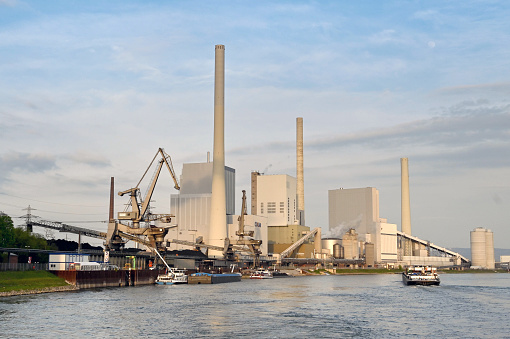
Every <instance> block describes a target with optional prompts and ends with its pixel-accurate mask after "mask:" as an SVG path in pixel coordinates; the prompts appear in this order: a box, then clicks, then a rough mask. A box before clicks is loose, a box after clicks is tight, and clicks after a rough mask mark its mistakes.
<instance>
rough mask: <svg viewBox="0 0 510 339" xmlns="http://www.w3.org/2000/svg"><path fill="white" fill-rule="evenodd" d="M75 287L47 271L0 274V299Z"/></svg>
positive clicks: (67, 289) (5, 272) (4, 272)
mask: <svg viewBox="0 0 510 339" xmlns="http://www.w3.org/2000/svg"><path fill="white" fill-rule="evenodd" d="M75 289H76V286H73V285H70V284H68V283H66V281H65V280H64V279H62V278H59V277H57V276H55V275H54V274H52V273H50V272H47V271H3V272H0V297H5V296H12V295H22V294H38V293H48V292H59V291H70V290H75Z"/></svg>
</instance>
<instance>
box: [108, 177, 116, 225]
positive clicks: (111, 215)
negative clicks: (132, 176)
mask: <svg viewBox="0 0 510 339" xmlns="http://www.w3.org/2000/svg"><path fill="white" fill-rule="evenodd" d="M113 180H114V179H113V177H111V180H110V214H109V216H108V220H109V222H114V221H115V217H114V215H113V213H114V211H113V204H114V198H113V194H114V193H113V189H114V186H113Z"/></svg>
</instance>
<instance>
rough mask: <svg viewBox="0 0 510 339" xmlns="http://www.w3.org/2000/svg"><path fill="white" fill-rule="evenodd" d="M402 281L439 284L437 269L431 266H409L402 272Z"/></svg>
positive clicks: (409, 283)
mask: <svg viewBox="0 0 510 339" xmlns="http://www.w3.org/2000/svg"><path fill="white" fill-rule="evenodd" d="M402 282H403V283H404V284H406V285H425V286H428V285H439V283H440V280H439V275H438V274H437V269H436V268H435V267H432V266H409V267H408V268H407V269H406V270H405V271H404V272H402Z"/></svg>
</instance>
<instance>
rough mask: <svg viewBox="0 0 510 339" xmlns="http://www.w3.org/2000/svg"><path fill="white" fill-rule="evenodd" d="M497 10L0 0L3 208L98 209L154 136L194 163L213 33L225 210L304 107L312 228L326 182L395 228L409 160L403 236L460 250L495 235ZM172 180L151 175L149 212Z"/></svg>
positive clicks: (506, 126) (61, 214)
mask: <svg viewBox="0 0 510 339" xmlns="http://www.w3.org/2000/svg"><path fill="white" fill-rule="evenodd" d="M509 12H510V5H508V4H507V2H505V1H462V2H461V1H384V2H376V1H355V2H353V1H278V2H276V1H257V2H252V3H248V2H244V1H236V2H235V1H232V2H219V1H161V2H160V1H108V2H105V1H87V2H83V1H44V2H42V1H18V0H0V17H1V20H0V102H1V103H2V105H0V142H1V144H2V147H1V148H0V210H3V211H4V212H6V213H8V214H10V215H13V216H18V215H22V214H23V213H24V212H23V211H22V210H21V208H25V207H26V206H27V205H28V204H30V205H31V206H32V207H34V208H37V209H38V211H37V212H35V214H37V215H39V216H41V217H43V218H45V219H49V220H60V221H99V220H106V218H107V212H108V194H109V181H110V177H111V176H114V177H115V178H116V190H117V191H119V190H123V189H127V188H129V187H132V186H133V185H135V184H136V183H137V182H138V180H139V178H140V177H141V175H142V174H143V172H144V171H145V169H146V167H147V166H148V164H149V162H150V160H151V159H152V157H153V156H154V154H155V153H156V151H157V149H158V147H163V148H165V150H166V151H167V152H168V153H169V154H170V155H171V156H172V158H173V161H174V167H175V169H176V172H177V173H178V174H180V172H181V169H182V164H183V163H187V162H200V161H205V160H206V153H207V152H208V151H212V137H213V135H212V133H213V130H212V121H213V73H214V45H216V44H224V45H225V46H226V88H225V91H226V97H225V105H226V111H225V117H226V138H225V147H226V163H227V165H229V166H231V167H233V168H235V169H236V181H237V192H238V193H239V194H238V198H239V199H238V200H239V201H238V203H237V205H236V208H237V210H239V209H240V196H241V194H240V192H241V190H242V189H246V190H249V181H250V177H249V175H250V171H251V170H260V171H263V170H266V169H267V170H266V173H268V174H289V175H295V119H296V117H298V116H301V117H303V118H304V136H305V148H304V150H305V201H306V216H307V223H308V224H309V225H310V226H311V227H316V226H321V227H323V229H327V226H328V218H327V213H328V211H327V191H328V190H330V189H336V188H339V187H343V188H356V187H368V186H370V187H376V188H377V189H379V192H380V215H381V217H383V218H387V219H388V221H389V222H391V223H396V224H398V225H400V161H399V158H401V157H408V158H409V166H410V168H409V171H410V184H411V223H412V228H413V233H414V235H416V236H418V237H421V238H424V239H428V240H430V241H432V242H434V243H436V244H438V245H441V246H446V247H468V246H469V231H471V230H473V229H474V228H475V227H479V226H482V227H487V228H490V229H492V230H493V231H494V234H495V245H496V247H508V246H507V245H506V244H507V242H508V240H509V239H510V231H509V228H508V220H510V208H508V206H509V202H510V187H509V181H508V180H509V179H508V178H509V173H510V160H509V159H510V151H509V150H510V143H509V137H510V101H509V100H510V99H509V98H510V95H509V94H510V47H509V46H510V22H509V20H508V17H510V15H509V14H510V13H509ZM165 179H167V180H165ZM172 187H173V185H172V183H171V179H170V178H169V176H168V175H167V177H165V173H163V175H162V176H161V178H160V180H159V183H158V187H157V188H156V190H157V191H156V193H155V200H156V203H155V206H156V209H157V211H158V212H161V213H163V212H166V206H168V205H169V198H168V195H169V193H174V191H173V190H172ZM125 202H126V201H124V200H121V198H117V199H116V204H117V210H120V209H122V208H123V204H124V203H125ZM88 227H91V228H96V229H105V228H106V225H105V224H103V223H91V224H88ZM57 236H61V235H58V234H57Z"/></svg>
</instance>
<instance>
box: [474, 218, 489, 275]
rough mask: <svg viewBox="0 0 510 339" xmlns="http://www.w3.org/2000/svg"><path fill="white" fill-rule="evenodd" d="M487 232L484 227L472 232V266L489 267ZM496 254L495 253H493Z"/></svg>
mask: <svg viewBox="0 0 510 339" xmlns="http://www.w3.org/2000/svg"><path fill="white" fill-rule="evenodd" d="M486 233H487V232H486V230H485V229H484V228H482V227H478V228H476V229H475V230H474V231H471V265H472V266H481V267H487V256H486V254H485V253H486V246H485V243H486ZM493 253H494V252H493Z"/></svg>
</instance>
